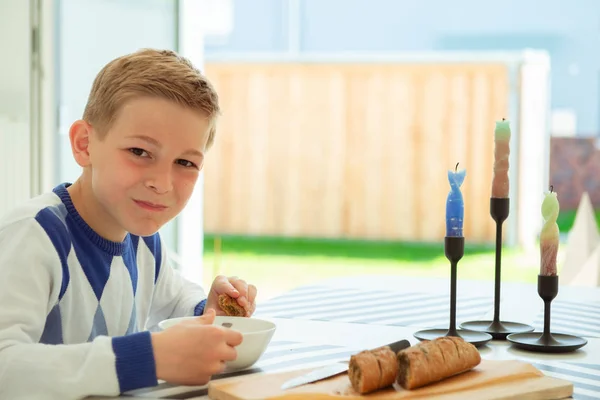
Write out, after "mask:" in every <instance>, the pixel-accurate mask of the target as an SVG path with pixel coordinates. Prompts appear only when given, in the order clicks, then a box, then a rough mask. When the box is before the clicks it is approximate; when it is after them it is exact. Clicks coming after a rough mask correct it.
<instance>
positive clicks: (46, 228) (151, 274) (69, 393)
mask: <svg viewBox="0 0 600 400" xmlns="http://www.w3.org/2000/svg"><path fill="white" fill-rule="evenodd" d="M66 187H67V184H63V185H60V186H58V187H56V188H55V189H54V190H53V192H52V193H47V194H44V195H41V196H39V197H36V198H33V199H31V200H29V201H28V202H26V203H24V204H22V205H21V206H19V207H18V208H17V209H15V210H13V211H11V212H10V213H9V214H8V215H7V216H6V217H4V219H2V220H0V399H11V400H18V399H31V400H35V399H50V400H51V399H79V398H83V397H85V396H89V395H106V396H114V395H118V394H119V393H122V392H126V391H129V390H133V389H138V388H142V387H148V386H153V385H156V384H157V378H156V368H155V364H154V356H153V351H152V343H151V339H150V332H149V331H152V330H155V329H156V326H157V324H158V322H160V321H161V320H163V319H165V318H169V317H176V316H185V315H201V314H202V313H203V311H204V305H205V303H206V300H205V298H206V295H205V293H204V291H203V290H202V288H201V287H199V286H197V285H195V284H193V283H191V282H188V281H186V280H184V279H183V278H182V277H181V276H180V275H179V274H178V273H177V272H176V271H175V270H173V269H172V268H171V266H170V265H169V263H168V261H167V257H166V254H165V253H166V249H165V247H164V245H163V244H162V243H161V240H160V237H159V235H158V234H155V235H153V236H149V237H139V236H134V235H127V237H126V238H125V240H124V241H123V242H120V243H116V242H110V241H108V240H106V239H103V238H102V237H100V236H99V235H98V234H96V233H95V232H94V231H93V230H92V229H91V228H90V227H89V225H87V224H86V223H85V221H84V220H83V219H82V218H81V216H80V215H79V214H78V213H77V211H76V210H75V207H74V206H73V203H72V202H71V198H70V196H69V193H68V192H67V189H66Z"/></svg>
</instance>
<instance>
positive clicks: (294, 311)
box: [255, 285, 600, 338]
mask: <svg viewBox="0 0 600 400" xmlns="http://www.w3.org/2000/svg"><path fill="white" fill-rule="evenodd" d="M541 307H542V303H541V302H540V307H539V311H538V312H537V314H535V315H530V316H527V315H524V316H523V317H522V318H519V320H520V322H523V323H527V324H529V325H532V326H533V327H535V328H536V329H542V327H543V321H544V316H543V313H542V310H541ZM492 311H493V299H492V298H491V297H490V296H481V295H479V296H472V295H468V294H460V293H459V294H458V295H457V306H456V319H457V323H459V324H460V323H461V322H464V321H469V320H477V319H484V318H489V314H490V313H491V312H492ZM255 315H256V316H257V317H259V318H260V317H277V318H299V319H308V320H315V321H335V322H351V323H358V324H379V325H393V326H415V327H440V326H445V327H447V326H448V323H449V299H448V294H447V293H442V294H432V293H426V292H418V291H414V292H411V291H409V292H406V291H390V290H384V291H373V290H369V289H361V288H336V289H332V288H331V287H328V286H316V285H315V286H307V287H303V288H299V289H295V290H292V291H290V292H288V293H286V294H284V295H281V296H278V297H275V298H273V299H271V300H269V301H268V302H266V303H264V304H261V305H259V306H258V308H257V310H256V314H255ZM552 329H553V331H556V332H561V333H569V334H574V335H580V336H586V337H596V338H600V301H598V302H589V301H588V302H585V303H583V302H577V301H573V300H560V299H557V300H556V301H554V302H553V304H552Z"/></svg>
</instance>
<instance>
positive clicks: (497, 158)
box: [492, 119, 510, 199]
mask: <svg viewBox="0 0 600 400" xmlns="http://www.w3.org/2000/svg"><path fill="white" fill-rule="evenodd" d="M509 157H510V123H509V122H508V121H506V120H505V119H502V121H496V129H495V130H494V174H493V177H492V197H494V198H500V199H506V198H508V192H509V182H508V158H509Z"/></svg>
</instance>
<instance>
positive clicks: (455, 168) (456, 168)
mask: <svg viewBox="0 0 600 400" xmlns="http://www.w3.org/2000/svg"><path fill="white" fill-rule="evenodd" d="M458 164H460V163H456V167H454V172H456V171H458Z"/></svg>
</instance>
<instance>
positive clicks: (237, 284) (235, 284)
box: [229, 276, 248, 298]
mask: <svg viewBox="0 0 600 400" xmlns="http://www.w3.org/2000/svg"><path fill="white" fill-rule="evenodd" d="M229 284H230V285H231V286H232V288H233V290H234V291H236V292H237V293H238V294H239V297H242V296H243V297H246V296H248V284H247V283H246V281H244V280H243V279H240V278H238V277H237V276H232V277H230V278H229ZM232 297H233V296H232ZM237 297H238V296H235V298H237Z"/></svg>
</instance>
